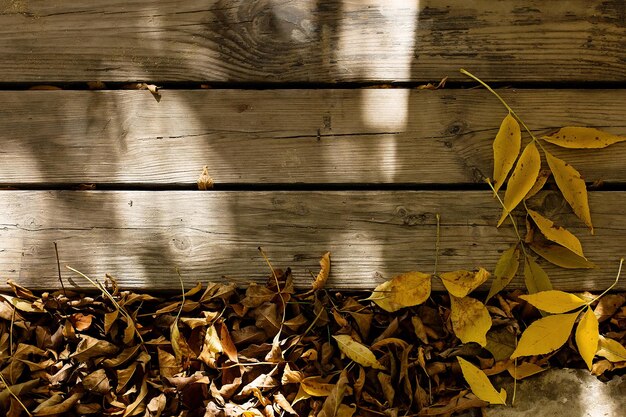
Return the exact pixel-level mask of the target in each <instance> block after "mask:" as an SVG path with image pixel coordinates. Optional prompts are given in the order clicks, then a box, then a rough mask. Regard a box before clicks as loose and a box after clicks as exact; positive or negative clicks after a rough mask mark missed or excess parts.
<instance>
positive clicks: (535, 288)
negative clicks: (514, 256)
mask: <svg viewBox="0 0 626 417" xmlns="http://www.w3.org/2000/svg"><path fill="white" fill-rule="evenodd" d="M524 282H525V283H526V288H527V289H528V292H529V293H531V294H533V293H536V292H539V291H548V290H551V289H552V283H551V282H550V278H548V274H546V271H544V270H543V269H542V268H541V267H540V266H539V265H538V264H537V262H536V261H535V258H533V257H532V256H526V258H525V259H524Z"/></svg>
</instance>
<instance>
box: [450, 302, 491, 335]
mask: <svg viewBox="0 0 626 417" xmlns="http://www.w3.org/2000/svg"><path fill="white" fill-rule="evenodd" d="M450 304H451V310H452V311H451V313H450V320H451V321H452V329H453V330H454V334H455V335H456V336H457V337H458V338H459V339H461V342H463V343H470V342H476V343H478V344H479V345H481V346H486V345H487V332H488V331H489V329H490V328H491V316H490V315H489V311H487V307H485V305H484V304H483V303H481V302H480V301H478V300H476V299H474V298H471V297H464V298H457V297H455V296H453V295H451V296H450Z"/></svg>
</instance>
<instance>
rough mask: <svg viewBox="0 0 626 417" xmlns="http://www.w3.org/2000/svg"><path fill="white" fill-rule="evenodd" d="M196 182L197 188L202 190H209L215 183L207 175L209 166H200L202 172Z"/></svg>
mask: <svg viewBox="0 0 626 417" xmlns="http://www.w3.org/2000/svg"><path fill="white" fill-rule="evenodd" d="M196 182H197V183H198V190H202V191H206V190H210V189H212V188H213V186H214V185H215V181H214V180H213V178H211V176H210V175H209V167H208V166H207V165H205V166H204V167H202V173H201V174H200V176H199V177H198V180H197V181H196Z"/></svg>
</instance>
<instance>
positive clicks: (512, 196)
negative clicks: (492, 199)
mask: <svg viewBox="0 0 626 417" xmlns="http://www.w3.org/2000/svg"><path fill="white" fill-rule="evenodd" d="M540 168H541V156H540V155H539V151H538V150H537V147H536V146H535V144H534V143H533V142H530V143H529V144H528V145H526V147H525V148H524V152H522V155H521V156H520V157H519V160H518V161H517V164H516V165H515V169H514V170H513V174H511V178H509V183H508V185H507V187H506V192H505V193H504V212H503V213H502V217H501V218H500V221H499V222H498V226H500V225H501V224H502V222H503V221H504V219H506V217H507V215H508V213H510V212H511V211H513V209H514V208H515V207H517V205H518V204H519V203H520V202H521V201H522V199H523V198H524V197H525V196H526V194H528V192H529V191H530V190H531V188H532V187H533V185H534V184H535V182H536V181H537V176H538V175H539V169H540Z"/></svg>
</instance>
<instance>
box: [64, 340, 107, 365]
mask: <svg viewBox="0 0 626 417" xmlns="http://www.w3.org/2000/svg"><path fill="white" fill-rule="evenodd" d="M78 337H79V338H80V342H79V343H78V346H77V347H76V351H75V352H74V353H72V354H71V355H70V357H71V358H74V359H76V360H77V361H80V362H85V361H87V360H89V359H91V358H95V357H98V356H107V355H112V354H114V353H117V351H118V350H119V349H118V347H117V346H115V345H114V344H113V343H111V342H108V341H106V340H100V339H96V338H95V337H91V336H88V335H80V336H78Z"/></svg>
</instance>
